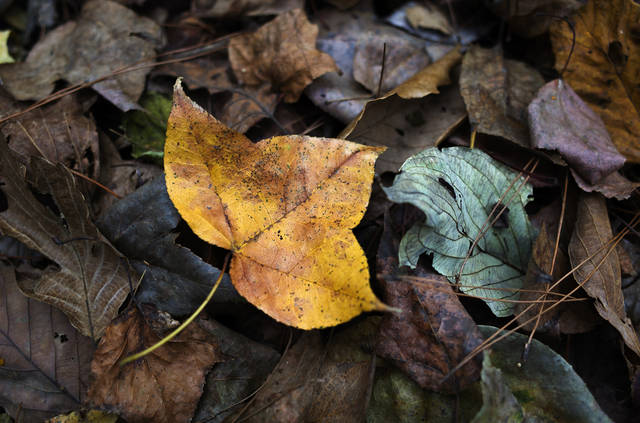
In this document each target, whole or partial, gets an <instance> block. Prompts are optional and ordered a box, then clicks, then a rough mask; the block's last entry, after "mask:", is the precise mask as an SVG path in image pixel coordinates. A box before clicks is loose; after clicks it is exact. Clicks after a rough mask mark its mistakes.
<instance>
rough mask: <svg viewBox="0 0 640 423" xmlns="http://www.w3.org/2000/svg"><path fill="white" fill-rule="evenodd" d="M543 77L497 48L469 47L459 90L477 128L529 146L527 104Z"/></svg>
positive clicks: (463, 64)
mask: <svg viewBox="0 0 640 423" xmlns="http://www.w3.org/2000/svg"><path fill="white" fill-rule="evenodd" d="M543 84H544V79H542V76H541V75H540V73H539V72H538V71H537V70H535V69H534V68H532V67H530V66H528V65H526V64H525V63H522V62H517V61H515V60H508V59H504V58H503V56H502V53H501V52H500V51H499V50H497V49H485V48H481V47H472V48H471V49H470V50H469V51H467V53H466V54H465V55H464V58H463V59H462V73H461V75H460V92H461V94H462V97H464V102H465V104H466V105H467V111H468V112H469V121H470V122H471V125H472V127H473V128H474V129H476V130H477V131H478V132H480V133H483V134H488V135H495V136H499V137H502V138H505V139H507V140H509V141H511V142H514V143H516V144H519V145H521V146H524V147H527V148H528V147H529V144H530V143H529V130H528V127H527V106H528V105H529V103H530V102H531V100H532V99H533V98H534V96H535V93H536V92H537V91H538V89H539V88H540V87H541V86H542V85H543Z"/></svg>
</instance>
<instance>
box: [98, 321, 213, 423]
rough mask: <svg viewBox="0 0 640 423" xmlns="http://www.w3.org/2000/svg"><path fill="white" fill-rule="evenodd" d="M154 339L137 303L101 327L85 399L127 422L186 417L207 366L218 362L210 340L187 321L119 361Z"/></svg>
mask: <svg viewBox="0 0 640 423" xmlns="http://www.w3.org/2000/svg"><path fill="white" fill-rule="evenodd" d="M159 340H160V337H159V336H158V335H157V334H156V333H155V332H154V331H153V329H151V327H150V326H149V324H148V323H147V321H146V319H145V317H143V316H142V314H141V313H140V312H139V311H138V309H137V308H130V309H129V310H128V311H127V312H126V313H124V314H123V315H121V316H119V317H118V318H117V319H116V320H114V321H113V323H112V324H111V325H110V326H109V327H108V328H107V331H106V333H105V335H104V337H103V338H102V339H101V340H100V343H99V344H98V349H97V350H96V352H95V354H94V356H93V361H92V362H91V374H92V378H93V379H92V382H91V387H90V389H89V394H88V395H89V401H90V403H92V404H95V406H99V407H101V408H106V409H109V410H112V411H115V412H116V413H117V414H118V415H121V416H122V417H124V418H125V419H127V420H128V421H131V422H158V423H164V422H166V423H180V422H189V421H191V417H192V416H193V413H194V411H195V409H196V406H197V404H198V399H199V398H200V395H202V386H203V385H204V378H205V375H206V373H207V371H208V370H209V368H210V367H211V366H212V365H213V364H215V363H216V362H219V361H222V360H221V358H220V354H219V353H218V348H217V346H216V344H215V340H213V339H212V338H211V336H210V335H208V334H207V332H205V331H204V330H202V329H201V328H200V327H199V326H198V325H197V324H191V325H189V326H187V328H186V329H185V330H184V331H183V332H182V333H181V334H180V335H179V336H178V337H177V338H175V339H174V340H173V341H172V342H169V343H167V344H165V345H163V346H162V347H160V348H158V349H156V350H155V351H153V352H152V353H149V354H147V355H146V356H144V357H143V358H141V359H139V360H137V361H135V362H133V363H130V364H127V365H125V366H121V365H120V360H122V359H123V358H125V357H127V356H129V355H131V354H133V353H136V352H139V351H141V350H143V349H144V348H147V347H150V346H151V345H153V344H155V343H156V342H158V341H159Z"/></svg>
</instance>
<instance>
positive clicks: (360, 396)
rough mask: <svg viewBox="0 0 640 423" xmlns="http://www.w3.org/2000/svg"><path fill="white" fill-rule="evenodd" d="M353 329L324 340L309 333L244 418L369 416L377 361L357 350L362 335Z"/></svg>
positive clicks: (354, 419) (355, 419)
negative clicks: (367, 410) (368, 402)
mask: <svg viewBox="0 0 640 423" xmlns="http://www.w3.org/2000/svg"><path fill="white" fill-rule="evenodd" d="M364 323H365V324H366V321H365V322H364ZM362 326H364V325H362V324H361V325H356V326H354V327H352V328H350V329H356V330H358V329H359V328H360V327H362ZM349 335H350V336H348V337H347V339H345V337H341V338H342V339H335V340H334V341H335V342H330V344H329V345H328V346H324V345H323V342H322V336H321V334H320V333H319V332H307V333H305V334H304V335H303V336H302V337H301V338H300V339H299V340H298V342H297V343H296V344H295V345H294V346H293V347H292V348H291V349H290V350H289V351H288V352H287V353H286V355H285V356H284V358H283V359H282V361H281V363H280V364H279V365H278V367H277V368H276V369H275V371H274V373H272V374H271V375H270V376H269V379H268V381H267V383H266V384H265V385H264V386H263V387H262V389H261V390H260V391H259V392H258V394H257V395H256V398H255V401H254V402H253V403H252V404H251V406H250V407H249V408H248V409H247V410H245V412H244V413H243V414H242V416H243V420H242V421H248V422H251V423H257V422H274V423H275V422H320V421H321V422H335V423H342V422H345V423H350V422H353V423H356V422H362V421H364V415H365V405H366V397H367V393H368V391H369V384H370V383H371V379H370V374H371V370H372V369H371V366H372V364H373V362H372V360H371V359H370V357H368V356H367V355H365V354H358V352H357V351H354V349H356V350H357V347H355V346H354V345H353V344H352V342H353V340H354V338H357V336H355V335H353V334H349ZM336 338H339V337H336ZM350 341H351V342H350Z"/></svg>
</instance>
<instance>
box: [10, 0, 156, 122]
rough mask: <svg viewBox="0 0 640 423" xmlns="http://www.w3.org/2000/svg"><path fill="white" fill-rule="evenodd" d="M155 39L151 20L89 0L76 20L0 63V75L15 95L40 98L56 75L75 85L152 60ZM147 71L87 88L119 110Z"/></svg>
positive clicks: (130, 104)
mask: <svg viewBox="0 0 640 423" xmlns="http://www.w3.org/2000/svg"><path fill="white" fill-rule="evenodd" d="M132 28H135V32H133V31H132ZM161 44H162V32H161V28H160V27H159V26H158V25H157V24H156V23H155V22H153V21H152V20H151V19H149V18H145V17H140V16H138V15H136V14H135V13H134V12H133V11H131V10H129V9H127V8H126V7H124V6H122V5H120V4H118V3H115V2H112V1H106V0H92V1H89V2H87V3H85V4H84V6H83V8H82V12H81V14H80V17H79V18H78V20H76V21H70V22H67V23H65V24H64V25H61V26H59V27H57V28H56V29H54V30H53V31H51V32H49V33H48V34H47V35H46V36H45V37H44V38H43V39H42V40H41V41H40V42H38V44H36V46H35V47H33V49H31V51H30V52H29V55H28V56H27V59H26V60H25V61H24V62H22V63H14V64H7V65H1V66H0V77H1V78H2V82H3V84H4V86H5V87H6V88H7V90H9V92H10V93H11V94H12V95H13V96H14V97H15V98H16V99H18V100H40V99H42V98H44V97H46V96H47V95H49V94H50V93H51V91H53V89H54V84H55V82H56V81H57V80H59V79H64V80H66V81H68V82H70V83H72V84H76V83H83V82H87V81H90V80H93V79H96V78H99V77H102V76H106V75H108V74H109V73H111V72H113V71H115V70H117V69H119V68H122V67H124V66H127V65H132V64H134V63H137V62H139V61H143V60H150V59H152V58H153V56H154V55H155V49H156V48H159V47H160V46H161ZM148 72H149V68H144V69H139V70H135V71H132V72H126V73H123V74H120V75H118V76H115V77H113V78H109V79H107V80H105V81H101V82H98V83H96V84H94V85H93V89H94V90H96V91H97V92H98V93H100V94H101V95H102V96H103V97H105V98H106V99H107V100H109V101H110V102H112V103H113V104H114V105H116V106H117V107H118V108H120V109H121V110H123V111H127V110H130V109H134V108H137V105H136V101H138V98H139V97H140V94H142V91H143V90H144V85H145V77H146V75H147V73H148Z"/></svg>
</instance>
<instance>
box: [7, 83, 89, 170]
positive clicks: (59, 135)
mask: <svg viewBox="0 0 640 423" xmlns="http://www.w3.org/2000/svg"><path fill="white" fill-rule="evenodd" d="M91 97H93V98H87V97H86V96H81V95H68V96H65V97H62V98H61V99H60V100H59V101H58V102H56V103H53V104H49V105H46V106H43V107H41V108H39V109H37V110H33V111H31V112H28V113H26V114H24V115H22V116H20V117H18V118H16V119H12V120H10V121H8V122H7V123H5V125H4V126H3V127H2V133H3V134H4V135H5V136H6V137H7V138H8V139H9V147H10V148H11V149H12V150H13V151H15V152H16V153H18V154H19V155H20V156H22V158H23V160H22V162H23V163H26V162H27V161H28V158H29V157H30V156H39V157H44V158H45V159H47V160H49V161H50V162H52V163H63V164H64V165H66V166H71V165H73V169H74V170H77V171H79V172H81V173H84V174H86V175H88V176H90V177H92V178H96V177H97V176H98V175H99V172H100V149H99V147H98V132H97V131H96V124H95V122H94V121H93V119H92V118H91V117H87V116H85V113H86V112H87V110H88V109H89V107H91V104H92V103H93V99H94V98H95V95H92V96H91ZM0 109H1V110H2V112H1V114H2V115H3V116H7V115H9V114H11V113H14V112H18V111H20V110H22V109H24V106H23V105H21V104H19V103H18V102H15V101H13V100H12V99H11V98H9V96H8V95H1V94H0Z"/></svg>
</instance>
